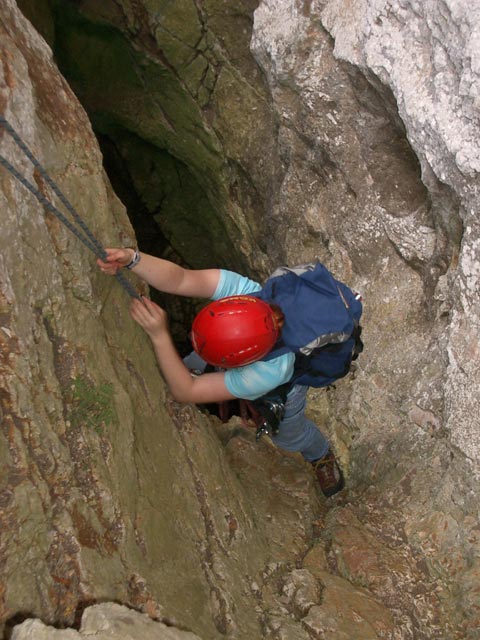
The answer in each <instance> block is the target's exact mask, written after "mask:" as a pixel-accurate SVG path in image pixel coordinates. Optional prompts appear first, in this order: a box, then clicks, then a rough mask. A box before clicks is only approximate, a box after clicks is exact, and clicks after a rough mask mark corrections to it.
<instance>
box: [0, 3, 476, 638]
mask: <svg viewBox="0 0 480 640" xmlns="http://www.w3.org/2000/svg"><path fill="white" fill-rule="evenodd" d="M237 4H238V3H233V2H227V3H224V2H215V1H214V0H209V1H206V0H205V1H203V2H193V1H192V2H188V1H185V2H175V3H172V2H160V1H159V2H155V3H147V2H128V1H127V0H123V1H121V0H118V1H116V2H113V1H112V2H102V3H97V2H88V1H83V2H69V1H66V0H63V1H60V0H51V1H50V0H44V2H40V3H32V2H29V1H28V0H22V2H20V3H19V6H21V8H22V9H23V11H24V12H25V14H26V15H27V16H29V18H30V19H31V20H32V22H33V23H34V24H35V25H36V27H37V29H38V30H39V31H40V32H41V33H42V35H43V36H44V37H45V38H46V39H47V41H48V42H49V43H50V45H51V46H52V48H53V51H54V54H55V62H54V60H53V57H52V53H51V51H50V49H49V48H48V46H47V45H46V44H45V42H44V41H43V40H42V38H41V37H40V36H39V35H38V33H36V32H35V30H34V29H33V28H32V27H31V25H30V24H29V23H28V22H27V21H26V20H25V19H24V18H23V16H22V14H21V13H20V12H19V11H18V9H17V6H16V4H15V2H14V1H13V0H5V1H4V3H3V4H2V6H1V8H0V51H1V62H2V65H1V67H0V71H1V76H0V112H1V113H3V114H5V116H6V117H7V118H8V119H9V121H11V123H12V124H13V125H14V126H15V128H16V129H17V130H18V131H19V132H20V133H21V135H22V137H23V138H24V139H25V141H26V143H27V144H28V145H29V147H30V148H31V149H32V150H33V151H34V153H35V154H36V155H37V156H38V158H39V160H40V161H41V162H42V164H44V165H45V167H46V168H47V170H48V171H49V173H51V175H52V177H53V178H54V179H55V180H56V181H57V182H58V183H59V185H60V186H61V188H62V189H63V190H64V191H65V193H66V194H67V195H68V197H69V198H70V199H71V201H72V202H73V204H74V205H75V206H76V207H77V208H78V210H79V212H80V213H81V215H82V216H83V217H84V218H85V219H86V221H87V222H88V224H89V225H90V226H91V227H92V229H93V231H94V232H95V234H96V235H97V236H98V237H99V238H101V240H102V242H104V243H105V244H114V243H122V244H125V245H129V244H133V243H134V242H135V234H136V235H137V237H138V239H139V241H140V243H141V246H142V247H143V248H146V249H147V250H150V251H152V252H156V253H158V254H165V252H167V253H168V254H169V255H174V256H175V259H178V260H180V261H184V262H186V263H187V264H191V265H194V266H198V267H201V266H210V265H212V264H221V265H222V266H226V267H230V268H234V269H246V270H248V272H249V274H251V275H254V276H255V275H258V274H260V275H265V274H266V273H267V272H268V270H269V269H270V267H271V266H272V265H274V264H276V263H278V262H285V263H289V264H295V263H299V262H303V261H309V260H312V259H313V258H315V257H316V256H318V257H320V259H321V260H322V261H324V262H325V263H326V264H327V265H328V266H329V267H330V268H331V269H332V270H333V271H334V272H335V274H336V276H337V277H339V278H341V279H343V280H345V281H347V282H348V283H349V284H350V285H351V286H353V287H354V288H356V289H357V290H359V291H361V292H362V293H363V294H364V298H365V301H366V304H365V317H364V322H363V324H364V334H365V339H366V352H365V354H364V355H363V356H362V359H361V362H360V368H359V370H358V371H357V374H356V376H355V377H354V378H353V377H350V378H348V379H346V380H343V381H342V382H341V383H339V384H338V386H337V388H336V389H335V390H331V391H330V392H329V393H328V394H326V393H325V392H324V391H312V394H311V409H310V411H311V416H312V418H313V419H315V420H316V421H317V422H318V424H321V425H323V426H324V428H325V430H326V431H328V432H329V433H330V435H331V437H332V440H333V442H334V443H335V446H336V449H337V451H338V452H339V453H340V456H341V459H342V463H343V466H344V468H345V470H346V474H347V476H348V488H347V490H346V491H345V492H344V493H343V494H342V495H341V496H339V497H338V498H335V499H333V500H331V501H329V503H327V504H325V502H324V501H323V499H322V498H319V496H318V493H317V491H316V489H315V487H314V485H313V480H312V477H311V475H310V471H309V469H307V468H306V466H305V465H304V463H303V462H302V461H301V460H300V459H299V458H298V457H297V456H285V455H283V454H281V453H280V452H278V451H277V450H275V449H274V448H273V447H271V446H270V445H269V444H268V443H267V442H264V443H261V444H260V445H256V444H255V443H254V441H253V437H252V434H251V433H250V432H249V431H247V430H245V429H244V427H242V426H241V424H240V423H239V421H238V420H236V419H233V420H232V421H231V423H230V424H228V425H225V426H222V425H219V424H218V422H216V421H215V419H213V418H210V417H209V416H208V415H206V414H202V413H199V412H198V411H197V410H196V409H194V408H192V407H182V406H179V405H176V404H175V403H172V402H171V401H170V400H169V397H168V393H167V392H166V391H165V389H164V388H163V384H162V381H161V379H160V378H159V376H158V371H157V368H156V365H155V362H154V358H153V354H152V353H151V350H150V346H149V344H148V341H147V340H146V339H145V336H144V335H143V334H142V333H141V332H140V330H139V329H138V328H137V327H135V326H132V323H131V321H130V319H129V316H128V312H127V307H128V299H127V296H126V295H125V294H124V292H123V291H122V290H121V289H120V288H119V287H118V286H117V284H116V283H112V282H110V280H105V279H104V278H101V277H100V274H98V273H97V272H96V271H95V269H94V267H93V258H92V257H91V256H89V255H88V254H87V252H86V250H85V249H84V248H83V246H82V245H80V244H79V243H78V241H77V240H76V239H75V238H73V236H71V235H70V234H69V232H68V231H66V230H65V229H64V227H63V226H62V225H60V224H59V222H58V221H57V220H56V219H55V218H53V217H52V216H51V214H48V213H45V212H44V211H43V210H42V208H41V207H39V205H38V204H37V203H36V202H35V201H34V200H32V197H31V196H30V195H29V194H28V193H27V192H26V191H25V189H24V188H23V187H22V186H21V185H19V184H18V183H17V182H15V181H14V180H13V179H12V178H11V177H10V176H9V175H8V174H7V173H5V171H4V170H3V169H2V170H1V173H0V198H1V200H2V208H1V211H2V214H1V215H2V237H1V240H0V243H1V252H0V260H1V266H2V268H1V270H0V271H1V280H0V284H1V286H0V295H1V301H0V314H1V318H2V322H1V328H0V338H1V341H2V352H1V353H2V354H3V355H2V360H1V365H0V366H1V372H2V386H1V389H2V391H1V417H2V427H3V429H2V432H1V435H0V465H1V468H2V473H1V480H0V483H1V484H0V531H1V534H0V535H1V538H0V545H1V551H2V552H1V554H0V566H1V568H2V570H1V576H2V577H1V584H0V613H1V620H2V622H3V624H4V625H6V626H7V629H10V628H11V627H13V625H14V624H15V623H16V622H19V621H21V619H23V618H25V617H29V616H31V617H38V618H41V619H42V620H43V622H44V623H46V624H53V625H56V626H72V625H75V626H77V627H79V625H80V618H81V614H82V611H83V610H84V609H85V608H87V607H88V605H90V604H93V603H96V602H99V601H105V600H114V601H117V602H121V603H123V604H125V605H127V606H129V607H134V608H137V609H139V610H142V611H144V612H146V613H148V614H149V616H150V617H152V618H154V619H157V620H158V621H159V622H160V623H162V624H159V626H158V627H157V628H156V630H155V631H153V633H160V630H161V633H163V634H165V637H166V638H169V637H171V638H176V637H178V638H183V637H189V636H188V635H185V634H188V631H189V630H190V631H192V632H194V633H195V634H196V635H197V636H199V637H202V638H205V640H206V639H207V638H208V639H209V640H210V639H213V638H220V637H232V638H245V639H247V638H248V639H249V640H250V639H251V638H263V637H265V638H288V640H295V639H296V638H299V639H301V640H310V639H312V638H320V637H321V638H328V639H329V640H330V639H332V640H333V639H334V638H335V640H338V639H339V638H342V639H343V638H345V639H357V638H362V640H363V639H367V638H368V639H369V638H372V639H374V638H392V639H397V638H401V639H402V640H404V639H407V640H408V639H412V640H413V639H414V638H417V639H424V638H425V639H430V638H432V639H434V638H435V639H439V638H441V639H443V640H451V639H453V638H458V639H461V638H467V639H469V640H472V639H474V638H476V637H478V636H477V635H476V634H477V633H478V628H479V626H480V622H479V615H480V614H479V610H478V591H477V588H478V587H477V585H478V579H479V564H478V557H479V555H480V554H479V550H480V536H479V531H478V521H479V519H478V498H477V497H476V496H477V495H478V469H479V466H478V460H479V451H480V444H479V441H478V433H479V432H480V430H479V424H478V416H477V415H476V413H477V412H476V411H475V406H476V405H475V403H476V395H475V389H476V388H477V387H478V375H479V374H478V358H477V355H478V354H477V352H478V349H477V346H476V345H477V344H478V337H479V336H478V326H479V324H480V323H479V318H478V315H479V310H478V291H479V287H478V268H477V266H476V265H477V264H478V255H477V253H478V238H479V236H480V234H479V233H478V229H477V227H478V221H477V214H476V211H477V209H478V206H477V205H478V203H477V199H478V174H477V171H478V167H477V164H476V163H477V162H478V146H477V142H476V140H478V135H477V134H478V130H477V128H478V105H477V102H478V100H477V98H478V97H477V96H476V93H475V87H476V80H478V78H477V75H478V74H477V71H476V62H475V60H476V59H477V58H478V55H480V53H479V50H478V46H476V45H475V33H476V32H475V29H476V26H475V25H476V15H475V10H474V9H472V7H467V5H466V4H465V3H463V2H457V3H452V2H447V1H445V2H441V3H438V2H435V3H433V2H431V3H430V2H414V1H413V0H410V1H408V0H407V1H405V2H402V3H398V6H397V7H396V8H394V7H391V6H390V4H389V3H386V2H381V1H378V2H377V1H374V0H370V1H369V2H367V1H365V2H357V3H354V6H352V3H347V2H342V1H341V0H338V1H337V0H331V1H330V2H327V1H325V2H316V3H315V2H308V1H305V2H300V1H298V0H297V1H293V0H292V1H290V0H263V1H262V2H260V3H258V2H252V3H241V5H242V6H241V7H238V6H237ZM257 5H258V6H257ZM467 9H468V10H467ZM254 10H255V11H254ZM253 12H254V13H253ZM249 47H250V49H249ZM57 63H58V64H59V66H60V68H61V69H62V72H63V74H64V75H65V76H66V78H67V81H68V83H67V81H66V80H65V79H64V78H63V77H62V76H61V75H60V73H59V72H58V70H57V66H56V64H57ZM70 87H72V88H73V91H74V92H75V95H74V93H73V91H72V89H71V88H70ZM77 97H78V98H79V99H80V101H81V103H82V106H80V104H79V102H78V100H77ZM84 108H85V109H86V112H85V111H84V110H83V109H84ZM87 113H88V116H87ZM92 126H93V130H94V131H95V134H96V136H95V135H94V134H93V132H92ZM99 143H100V145H101V150H102V152H103V155H104V160H105V167H106V169H107V170H108V171H109V172H110V175H111V180H112V183H113V185H114V187H115V192H116V193H114V190H113V189H112V187H111V184H110V182H109V180H108V179H107V177H106V175H105V173H104V171H103V169H102V154H101V153H100V148H99V146H98V144H99ZM0 153H1V154H2V155H4V156H6V157H9V158H10V159H14V161H15V164H16V166H18V167H19V168H20V170H21V171H22V173H24V174H25V175H26V176H27V177H28V178H29V179H30V180H31V181H32V182H34V183H35V184H38V186H39V188H40V189H41V190H43V191H45V193H47V195H49V196H50V197H51V196H52V194H51V192H50V190H49V188H48V186H46V185H45V184H44V183H43V182H42V179H41V178H40V177H39V176H38V175H34V174H33V172H32V168H31V167H30V166H29V164H28V162H27V161H25V160H24V158H22V157H21V156H20V155H19V154H18V152H17V150H16V148H15V147H14V145H13V144H12V141H11V140H10V139H9V138H8V136H6V134H5V133H1V132H0ZM119 197H120V198H121V200H122V201H123V203H124V204H126V205H127V206H128V213H129V216H130V221H131V222H130V221H129V218H128V216H127V214H126V211H125V209H124V206H123V204H122V202H120V200H119ZM131 224H133V225H134V229H132V226H131ZM136 285H137V286H139V287H141V286H142V285H141V283H136ZM184 313H185V309H184V308H182V309H181V310H180V312H178V313H177V315H176V316H175V319H176V320H177V321H178V322H179V323H180V322H182V318H183V314H184ZM326 507H328V509H327V508H326ZM87 613H88V609H87ZM87 613H86V614H85V616H86V617H85V616H84V622H83V623H82V628H79V631H78V634H79V637H82V633H83V631H82V629H84V628H85V629H87V628H88V629H89V630H92V629H94V630H95V632H96V631H97V630H98V629H99V626H98V624H97V623H98V620H100V619H101V617H102V616H101V615H100V617H99V618H95V616H94V615H93V610H92V613H91V614H88V615H87ZM117 614H118V615H120V618H121V619H122V620H123V621H124V622H125V619H124V618H125V616H126V617H127V618H128V615H127V614H125V612H123V613H121V612H120V613H119V611H118V610H115V607H113V608H112V609H111V610H110V613H107V614H102V615H107V617H108V618H109V620H110V622H109V623H111V624H112V625H115V624H117V623H116V622H115V621H116V620H117V618H116V616H117ZM122 616H123V617H122ZM129 619H130V618H129ZM89 620H90V621H91V620H95V621H96V622H95V623H92V625H93V626H91V627H89V626H88V625H89V624H90V622H88V621H89ZM144 623H145V621H144V620H143V622H142V621H140V620H136V619H135V617H134V616H132V625H130V623H128V625H129V626H132V628H134V629H136V632H137V636H134V637H142V638H144V637H146V636H145V635H142V634H146V633H147V631H146V627H145V628H144V627H143V626H142V625H143V624H144ZM39 624H40V623H36V625H37V626H36V627H32V626H31V623H30V622H29V623H28V624H27V623H26V625H25V626H23V628H22V629H20V628H18V629H17V630H16V633H18V634H19V635H18V638H29V637H32V636H31V635H28V634H29V633H30V634H32V633H36V634H39V633H45V634H47V633H48V634H50V633H51V634H53V633H54V632H53V630H52V629H50V630H49V629H46V630H45V628H44V627H42V628H40V626H39ZM99 624H100V626H101V624H102V623H99ZM118 624H119V625H120V626H121V624H123V622H119V623H118ZM125 624H127V623H126V622H125ZM95 625H96V626H95ZM165 625H167V626H166V627H165ZM119 628H120V627H119ZM32 629H33V631H32ZM148 629H149V631H148V632H150V629H151V627H150V626H148ZM70 632H71V633H75V634H76V635H77V632H76V631H72V630H68V631H65V634H68V633H70ZM89 632H90V631H89ZM58 633H63V632H61V631H59V632H58ZM20 634H27V635H20ZM35 637H36V638H37V637H38V636H35ZM46 637H50V635H48V636H46ZM51 637H57V636H53V635H52V636H51ZM58 637H59V640H60V638H61V637H62V636H58ZM68 637H70V636H68V635H65V638H68ZM74 637H76V636H74ZM159 637H163V636H161V635H160V636H159Z"/></svg>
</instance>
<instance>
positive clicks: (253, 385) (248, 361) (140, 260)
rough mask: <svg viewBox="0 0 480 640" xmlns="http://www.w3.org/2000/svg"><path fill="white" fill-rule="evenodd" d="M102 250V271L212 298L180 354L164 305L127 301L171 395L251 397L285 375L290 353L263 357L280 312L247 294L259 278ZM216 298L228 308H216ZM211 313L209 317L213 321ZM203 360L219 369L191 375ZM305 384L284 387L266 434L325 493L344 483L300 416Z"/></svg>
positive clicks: (185, 398)
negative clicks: (275, 421)
mask: <svg viewBox="0 0 480 640" xmlns="http://www.w3.org/2000/svg"><path fill="white" fill-rule="evenodd" d="M106 254H107V259H106V261H102V260H100V259H99V260H97V263H98V265H99V267H100V269H101V270H102V271H103V272H104V273H106V274H108V275H115V274H116V273H117V271H118V270H119V269H121V268H124V267H126V268H127V269H130V270H132V271H133V272H134V273H135V274H136V275H137V276H139V277H140V278H142V279H143V280H145V281H146V282H147V283H148V284H149V285H151V286H152V287H154V288H155V289H157V290H159V291H162V292H164V293H171V294H175V295H181V296H191V297H203V298H210V299H212V300H213V301H214V302H211V303H210V305H207V307H206V309H208V310H209V312H206V311H205V309H204V310H202V311H200V313H199V314H198V316H197V318H195V320H194V322H193V327H192V343H193V345H194V348H195V351H194V352H193V353H192V354H190V356H187V357H186V358H185V359H183V360H182V358H181V357H180V355H179V353H178V352H177V350H176V348H175V346H174V343H173V340H172V337H171V335H170V331H169V327H168V320H167V314H166V312H165V311H164V310H163V309H162V308H161V307H160V306H158V305H157V304H155V303H154V302H152V301H151V300H149V299H148V298H145V297H144V298H142V300H141V301H140V300H138V299H133V300H132V303H131V308H130V314H131V316H132V318H133V319H134V320H135V321H136V322H137V323H138V324H139V325H140V326H141V327H142V328H143V329H144V330H145V332H146V333H147V334H148V336H149V337H150V339H151V341H152V345H153V348H154V351H155V355H156V358H157V361H158V364H159V366H160V369H161V371H162V374H163V376H164V378H165V381H166V383H167V385H168V387H169V389H170V392H171V394H172V396H173V398H174V399H175V400H177V401H178V402H194V403H200V404H205V403H213V402H222V401H226V400H233V399H246V400H254V399H256V398H259V397H261V396H263V395H264V394H266V393H267V392H269V391H271V390H272V389H275V388H277V387H279V385H283V384H285V383H287V382H288V381H289V380H290V378H291V377H292V375H293V368H294V362H295V355H294V354H293V353H285V354H283V355H281V356H279V357H276V358H274V359H272V360H269V361H263V360H262V359H261V358H263V357H264V356H265V355H266V354H267V352H268V351H269V350H270V349H271V348H272V347H273V345H274V343H275V342H276V340H277V338H278V336H279V335H280V332H281V326H282V313H281V310H280V309H279V308H278V307H273V308H272V307H270V306H269V305H268V304H267V303H265V302H263V301H261V300H258V299H256V298H251V297H250V296H248V294H252V293H254V292H258V291H259V290H260V289H261V286H260V285H259V284H258V283H256V282H254V281H253V280H250V279H249V278H247V277H245V276H241V275H239V274H237V273H234V272H231V271H227V270H224V269H200V270H191V269H184V268H182V267H181V266H179V265H177V264H175V263H173V262H170V261H167V260H163V259H161V258H156V257H153V256H150V255H148V254H145V253H140V252H139V251H135V250H134V249H130V248H126V249H123V248H110V249H108V248H107V249H106ZM231 296H234V297H233V298H232V297H231ZM225 298H227V300H224V299H225ZM222 305H225V307H224V308H225V309H226V310H227V311H228V314H222V313H221V311H220V313H217V312H218V310H219V308H220V307H222ZM209 318H210V319H212V318H213V321H212V322H211V324H210V323H209ZM245 331H246V332H247V334H248V333H249V335H250V339H252V336H253V335H255V336H256V338H259V339H258V340H255V342H256V343H257V342H258V343H260V346H259V347H258V348H256V349H254V350H253V351H252V349H251V344H250V345H249V344H248V340H249V336H248V335H247V336H246V337H245ZM239 332H240V338H239V337H238V336H239ZM228 334H230V335H228ZM245 339H246V341H247V344H245V343H244V340H245ZM229 340H230V341H229ZM199 353H200V354H201V355H199ZM207 363H210V364H212V365H220V366H222V368H223V369H224V370H222V371H218V370H217V371H212V372H211V373H204V374H203V375H192V370H197V371H198V373H202V372H203V371H204V370H205V367H206V365H207ZM307 390H308V387H307V386H302V385H293V386H292V387H291V389H290V390H289V391H288V395H287V396H286V402H285V407H284V413H283V417H282V420H281V422H280V424H279V428H278V432H277V433H276V435H273V434H272V440H273V441H274V443H275V444H276V445H277V446H278V447H279V448H281V449H284V450H287V451H299V452H301V453H302V455H303V457H304V458H305V460H307V461H308V462H309V463H311V464H312V467H313V469H314V471H315V474H316V477H317V479H318V481H319V485H320V488H321V490H322V492H323V493H324V495H325V496H327V497H329V496H332V495H334V494H335V493H337V492H338V491H340V490H341V489H342V488H343V486H344V479H343V474H342V471H341V469H340V467H339V465H338V463H337V461H336V459H335V456H334V454H333V451H332V450H331V448H330V445H329V443H328V441H327V440H326V438H325V437H324V436H323V434H322V433H321V432H320V430H319V429H318V428H317V427H316V425H315V424H313V422H311V421H310V420H308V419H307V418H306V416H305V405H306V394H307Z"/></svg>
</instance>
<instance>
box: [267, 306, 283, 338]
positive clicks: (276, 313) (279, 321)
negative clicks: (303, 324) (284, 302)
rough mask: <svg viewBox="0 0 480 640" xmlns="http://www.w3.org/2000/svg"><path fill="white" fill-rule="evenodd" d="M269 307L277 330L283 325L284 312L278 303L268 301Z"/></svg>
mask: <svg viewBox="0 0 480 640" xmlns="http://www.w3.org/2000/svg"><path fill="white" fill-rule="evenodd" d="M269 307H270V309H271V310H272V314H273V318H274V320H275V324H276V326H277V328H278V330H279V331H281V330H282V327H283V325H284V324H285V314H284V313H283V311H282V310H281V308H280V307H279V306H278V304H274V303H271V302H270V303H269Z"/></svg>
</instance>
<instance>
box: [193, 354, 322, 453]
mask: <svg viewBox="0 0 480 640" xmlns="http://www.w3.org/2000/svg"><path fill="white" fill-rule="evenodd" d="M183 362H184V363H185V365H186V366H187V367H188V368H189V369H197V370H198V371H200V372H203V371H204V370H205V366H206V364H207V363H206V362H205V360H203V359H202V358H201V357H200V356H199V355H197V354H196V353H195V351H192V353H190V354H189V355H188V356H187V357H186V358H184V359H183ZM307 391H308V387H304V386H302V385H299V384H296V385H295V386H294V387H293V388H292V390H291V391H290V393H289V394H288V396H287V402H286V404H285V416H284V418H283V420H282V421H281V423H280V425H279V429H278V433H277V435H276V436H272V440H273V442H274V443H275V444H276V445H277V447H279V448H280V449H284V450H285V451H299V452H300V453H301V454H302V455H303V457H304V458H305V460H307V461H308V462H312V460H318V458H322V457H323V456H324V455H325V454H326V453H327V451H328V450H329V448H330V444H329V443H328V440H327V439H326V438H325V437H324V435H323V434H322V432H321V431H320V430H319V429H318V427H317V426H316V425H315V424H314V423H313V422H312V421H311V420H308V419H307V418H306V417H305V405H306V402H307V401H306V395H307Z"/></svg>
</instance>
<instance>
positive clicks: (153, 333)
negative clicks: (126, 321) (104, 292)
mask: <svg viewBox="0 0 480 640" xmlns="http://www.w3.org/2000/svg"><path fill="white" fill-rule="evenodd" d="M130 313H131V316H132V318H133V319H134V320H135V321H136V322H138V324H139V325H140V326H141V327H143V329H144V330H145V331H146V332H147V334H148V335H149V336H150V339H151V341H152V344H153V348H154V350H155V355H156V357H157V361H158V364H159V366H160V369H161V371H162V374H163V377H164V378H165V381H166V383H167V384H168V387H169V389H170V391H171V393H172V396H173V397H174V398H175V400H177V401H178V402H196V403H206V402H221V401H222V400H231V399H233V398H235V396H233V395H232V394H231V393H230V392H229V391H228V389H227V387H226V386H225V374H224V373H223V372H217V373H205V374H203V375H201V376H198V377H193V376H192V375H191V374H190V371H189V370H188V369H187V367H186V366H185V365H184V364H183V361H182V359H181V358H180V356H179V354H178V352H177V350H176V349H175V346H174V344H173V341H172V338H171V336H170V332H169V330H168V324H167V314H166V313H165V311H164V310H163V309H161V308H160V307H159V306H158V305H157V304H155V303H154V302H152V301H151V300H148V299H147V298H144V299H143V303H142V302H140V301H139V300H133V301H132V306H131V309H130Z"/></svg>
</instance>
